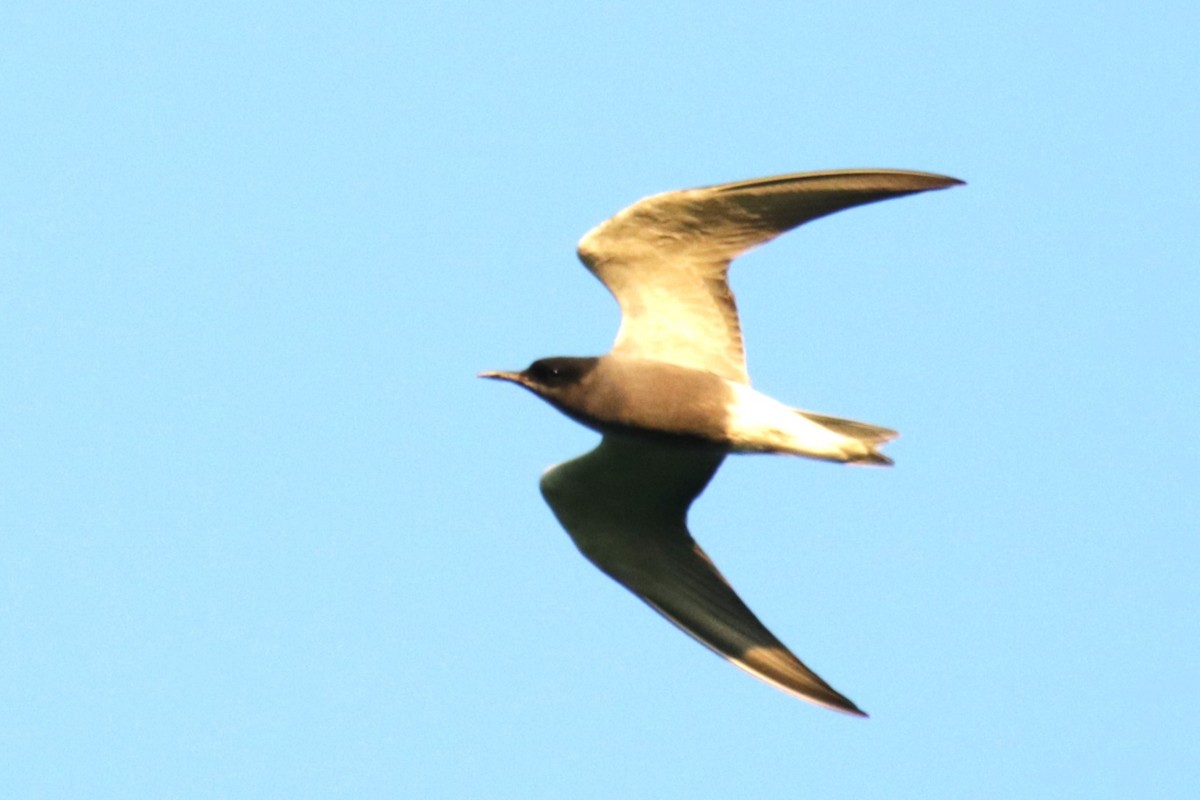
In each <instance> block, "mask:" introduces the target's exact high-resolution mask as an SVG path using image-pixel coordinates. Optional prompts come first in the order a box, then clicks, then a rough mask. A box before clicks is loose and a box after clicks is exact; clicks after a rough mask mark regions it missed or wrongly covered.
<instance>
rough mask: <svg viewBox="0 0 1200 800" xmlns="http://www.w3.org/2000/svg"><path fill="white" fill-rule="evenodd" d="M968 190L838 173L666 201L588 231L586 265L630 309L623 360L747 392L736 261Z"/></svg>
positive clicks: (926, 176) (621, 340) (582, 250)
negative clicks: (928, 195)
mask: <svg viewBox="0 0 1200 800" xmlns="http://www.w3.org/2000/svg"><path fill="white" fill-rule="evenodd" d="M960 183H962V181H960V180H957V179H955V178H948V177H946V176H944V175H933V174H930V173H926V172H907V171H902V170H839V171H832V172H808V173H799V174H796V175H780V176H778V177H774V178H761V179H758V180H751V181H742V182H740V183H727V184H723V185H720V186H709V187H706V188H702V189H687V190H684V191H678V192H666V193H664V194H657V195H653V196H651V197H647V198H645V199H643V200H639V201H638V202H636V203H634V204H633V205H632V206H630V207H628V208H626V209H625V210H624V211H621V212H620V213H618V214H617V215H616V216H614V217H612V218H611V219H609V220H607V221H605V222H602V223H600V224H599V225H597V226H596V227H595V228H593V229H592V230H591V231H589V232H588V233H587V234H586V235H585V236H584V237H583V239H582V240H580V242H579V258H580V259H581V260H582V261H583V263H584V264H585V265H587V268H588V269H589V270H591V271H592V273H594V274H595V275H596V277H598V278H599V279H600V280H601V281H602V282H603V283H604V285H605V286H607V287H608V290H609V291H610V292H612V294H613V296H614V297H616V299H617V302H618V303H619V304H620V306H621V329H620V331H619V332H618V333H617V340H616V343H615V344H614V345H613V352H614V353H616V354H619V355H626V356H633V357H638V358H651V359H656V360H659V361H669V362H671V363H673V364H680V365H682V366H685V367H693V368H696V369H705V370H708V371H710V372H714V373H716V374H717V375H720V376H721V377H723V378H727V379H729V380H735V381H741V382H743V383H748V382H749V379H748V378H747V376H746V359H745V353H744V350H743V347H742V333H741V329H740V327H739V325H738V316H737V307H736V306H735V305H734V300H733V293H732V292H730V290H729V284H728V282H727V280H726V274H727V272H728V270H729V262H730V261H732V260H733V259H734V258H735V257H736V256H738V255H739V254H741V253H743V252H745V251H746V250H748V249H750V248H751V247H754V246H755V245H759V244H763V243H765V242H768V241H770V240H771V239H773V238H775V237H776V236H778V235H779V234H781V233H783V232H785V231H788V230H791V229H792V228H794V227H796V226H797V225H800V224H802V223H805V222H808V221H809V220H813V219H816V218H818V217H823V216H825V215H826V214H832V213H833V212H835V211H840V210H842V209H843V208H850V207H851V206H858V205H863V204H864V203H873V202H875V201H877V200H886V199H888V198H891V197H901V196H903V195H906V194H913V193H914V192H923V191H927V190H929V189H944V188H946V187H948V186H955V185H957V184H960Z"/></svg>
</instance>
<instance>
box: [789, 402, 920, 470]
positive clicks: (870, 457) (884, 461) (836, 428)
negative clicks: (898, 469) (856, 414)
mask: <svg viewBox="0 0 1200 800" xmlns="http://www.w3.org/2000/svg"><path fill="white" fill-rule="evenodd" d="M796 413H797V414H799V415H800V416H802V417H804V418H805V419H808V420H811V421H812V422H815V423H817V424H818V425H820V426H821V427H823V428H828V429H829V430H831V431H833V432H834V433H839V434H841V435H842V436H846V437H849V438H851V439H856V440H857V441H859V442H860V443H861V444H862V445H863V447H864V448H865V452H864V453H863V454H862V455H861V456H859V457H857V458H854V459H852V461H853V463H856V464H880V465H883V466H891V465H892V464H893V463H895V462H893V461H892V459H890V458H888V457H887V456H885V455H884V454H883V453H881V452H879V450H877V449H876V448H878V447H882V446H883V445H885V444H887V443H888V442H890V441H891V440H892V439H895V438H896V437H897V436H899V435H900V434H899V433H897V432H896V431H894V430H892V429H891V428H885V427H883V426H882V425H872V424H871V423H869V422H859V421H857V420H853V419H843V418H841V417H830V416H826V415H825V414H816V413H813V412H812V411H801V410H800V409H796Z"/></svg>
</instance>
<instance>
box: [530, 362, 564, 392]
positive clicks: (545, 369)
mask: <svg viewBox="0 0 1200 800" xmlns="http://www.w3.org/2000/svg"><path fill="white" fill-rule="evenodd" d="M529 374H530V375H531V376H532V377H533V379H534V380H535V381H537V382H538V383H541V384H545V385H547V386H555V385H558V384H560V383H565V382H566V381H567V380H568V379H569V378H570V376H569V375H568V374H567V370H566V369H564V368H563V367H562V366H561V365H559V364H554V363H549V362H546V361H536V362H534V363H533V365H532V366H530V367H529Z"/></svg>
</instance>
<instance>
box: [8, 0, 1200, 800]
mask: <svg viewBox="0 0 1200 800" xmlns="http://www.w3.org/2000/svg"><path fill="white" fill-rule="evenodd" d="M1197 29H1200V12H1198V11H1197V10H1196V6H1195V5H1194V4H1192V3H1182V2H1179V3H1159V2H1150V3H1138V4H1132V3H1124V4H1122V3H1115V4H1108V5H1107V6H1104V7H1097V6H1095V5H1094V4H1084V3H1064V4H1057V5H1056V6H1055V7H1053V8H1051V7H1047V6H1046V5H1045V4H1042V3H1030V2H1017V3H999V2H984V3H977V4H967V5H964V4H961V3H954V4H951V3H944V2H934V3H923V4H901V3H879V4H849V5H846V4H840V5H834V6H831V5H829V4H825V5H823V6H821V7H815V6H808V5H805V4H795V3H778V4H774V3H742V4H738V5H737V7H736V8H735V7H733V6H729V5H726V4H722V5H717V4H711V5H705V4H703V3H698V4H684V3H662V4H645V3H636V4H635V3H628V4H600V5H587V6H571V7H568V6H566V5H564V4H519V3H518V4H494V3H486V4H485V3H437V4H433V3H407V4H392V3H387V4H384V3H378V4H372V3H366V4H353V5H350V6H347V5H329V6H324V5H319V4H300V5H297V4H292V3H289V4H284V3H278V4H271V3H253V2H252V3H216V4H205V5H203V6H198V7H195V8H192V7H187V8H184V7H179V8H170V9H167V8H164V7H162V6H160V5H159V4H150V3H123V4H122V3H117V4H104V5H103V6H102V7H97V8H90V9H80V8H72V7H70V6H69V5H68V4H46V3H37V4H25V3H20V2H18V3H8V4H6V5H5V7H4V9H3V10H2V11H0V108H2V109H3V111H2V114H0V120H2V123H3V131H4V136H3V139H4V146H3V148H2V149H0V371H2V373H3V375H4V378H3V380H2V381H0V771H2V772H3V774H4V775H5V784H6V786H7V787H8V788H7V789H6V793H7V794H8V795H9V796H12V797H30V798H33V797H81V798H82V797H148V798H149V797H154V798H161V797H289V798H292V797H397V796H400V797H430V798H433V797H447V798H450V797H489V798H534V797H546V798H552V797H554V798H556V797H568V796H569V797H578V798H592V797H596V798H600V797H625V798H663V797H688V798H708V797H730V796H734V797H745V796H762V795H768V794H782V795H787V796H798V797H805V796H807V797H827V798H840V797H846V798H851V797H853V798H861V797H875V796H880V797H882V796H886V797H900V798H908V797H912V798H918V797H919V798H963V797H1024V798H1042V797H1045V798H1050V797H1055V798H1057V797H1064V796H1076V797H1091V798H1107V797H1111V798H1127V797H1190V796H1192V793H1194V791H1195V776H1196V775H1197V773H1198V772H1200V736H1197V729H1196V719H1197V717H1198V716H1200V691H1198V690H1197V688H1196V687H1197V684H1198V679H1200V667H1198V664H1200V636H1198V635H1197V634H1198V621H1200V589H1197V579H1198V574H1200V543H1198V537H1197V534H1198V533H1200V502H1198V500H1197V496H1198V492H1197V489H1198V488H1200V486H1198V482H1197V478H1196V472H1197V470H1196V467H1195V466H1194V465H1193V462H1194V461H1195V460H1196V457H1197V453H1198V452H1200V428H1198V426H1197V423H1196V409H1197V408H1200V366H1198V365H1200V359H1198V358H1197V352H1196V351H1197V343H1198V342H1200V258H1198V256H1197V253H1198V252H1200V235H1198V233H1197V231H1198V230H1200V227H1198V226H1197V219H1198V218H1200V188H1198V187H1200V156H1198V155H1197V147H1196V143H1197V141H1200V103H1197V85H1198V80H1200V55H1198V53H1200V48H1197V47H1196V42H1195V31H1196V30H1197ZM840 167H892V168H904V169H920V170H928V171H934V172H940V173H945V174H948V175H953V176H956V177H959V178H962V179H965V180H966V181H968V184H969V185H968V186H966V187H962V188H956V189H953V190H951V191H945V192H938V193H933V194H929V195H922V196H917V197H911V198H905V199H902V200H897V201H893V202H889V203H884V204H879V205H874V206H870V207H866V208H862V209H856V210H852V211H849V212H846V213H843V214H839V215H836V216H834V217H830V218H828V219H824V220H821V221H818V222H816V223H813V224H812V225H810V226H807V227H805V228H803V229H801V230H799V231H797V232H794V233H792V234H789V235H788V236H785V237H783V238H782V239H780V240H777V241H776V242H774V243H772V244H770V245H769V246H767V247H765V248H762V249H760V250H758V251H756V252H754V253H752V254H751V255H749V256H748V257H746V258H745V259H743V260H741V261H740V262H739V263H738V264H737V265H736V267H735V270H734V273H733V283H734V288H735V290H736V291H737V293H738V299H739V303H740V306H741V309H742V315H743V323H744V328H745V332H746V336H747V343H748V356H749V366H750V371H751V374H752V375H753V377H754V379H755V382H756V385H757V386H759V388H761V389H763V390H764V391H766V392H768V393H769V394H772V395H774V396H776V397H778V398H780V399H781V400H784V401H786V402H789V403H791V404H793V405H797V406H801V407H805V408H811V409H814V410H818V411H822V412H825V413H830V414H837V415H844V416H850V417H854V418H859V419H865V420H869V421H872V422H877V423H880V424H885V425H889V426H893V427H896V428H898V429H899V430H900V431H901V433H902V436H901V438H900V439H899V440H898V441H897V442H895V443H894V444H893V445H892V446H890V447H889V453H890V454H891V455H893V456H894V457H895V458H896V461H897V466H896V467H895V469H893V470H862V469H859V470H855V469H847V468H838V467H835V466H831V465H828V464H819V463H813V462H807V461H803V460H799V459H784V458H767V457H742V458H736V459H730V460H729V461H727V462H726V466H725V467H724V468H723V469H722V471H721V473H720V474H719V475H718V477H717V479H716V480H715V481H714V483H713V485H712V486H711V487H710V489H709V490H708V492H706V494H705V495H704V496H703V497H702V498H701V500H700V501H699V502H698V503H697V505H696V506H695V508H694V509H693V514H692V518H691V523H692V528H693V531H694V532H695V534H696V536H697V538H698V539H699V540H700V541H701V542H702V543H703V544H704V546H705V548H706V549H707V550H708V552H709V553H710V554H711V555H712V556H713V557H714V559H715V560H716V561H717V563H719V564H720V565H721V567H722V570H723V571H724V572H725V574H726V575H727V576H728V577H729V578H730V579H731V581H732V582H733V584H734V585H735V586H736V587H737V588H738V590H739V591H740V592H741V594H742V596H743V597H744V598H745V599H746V600H747V602H748V603H749V604H750V605H751V606H752V607H753V608H754V609H755V610H756V611H757V612H758V613H759V615H760V616H761V617H762V618H763V619H764V621H765V622H766V623H767V624H768V625H769V626H770V627H771V628H772V629H773V630H774V631H775V632H776V633H777V634H779V635H780V637H781V638H782V639H783V640H784V641H786V642H788V643H789V644H790V645H792V647H793V648H794V649H795V650H796V652H797V653H798V654H799V655H800V656H801V658H803V659H804V660H805V661H807V662H808V663H809V664H810V665H811V666H813V667H814V668H815V669H816V670H817V671H818V672H819V673H820V674H821V675H823V676H824V677H825V678H827V679H828V680H829V681H830V682H831V683H832V684H833V685H834V686H835V687H837V688H838V689H839V690H841V691H843V692H844V693H845V694H847V695H848V696H849V697H851V698H852V699H853V700H854V701H855V702H857V703H858V704H860V705H861V706H862V707H863V708H865V709H866V710H867V711H869V712H870V713H871V715H872V718H871V719H870V720H858V719H852V718H848V717H844V716H841V715H838V714H835V713H832V712H829V711H826V710H823V709H818V708H815V707H811V706H808V705H806V704H803V703H800V702H798V701H796V700H793V699H791V698H788V697H787V696H785V695H783V694H780V693H778V692H776V691H773V690H771V689H769V688H768V687H765V686H763V685H761V684H759V683H757V682H755V681H753V680H750V679H749V678H747V677H745V676H744V675H742V674H741V673H740V672H738V671H737V670H734V669H732V668H730V667H729V666H728V665H725V664H723V663H722V662H721V661H719V660H718V659H716V658H714V657H712V656H711V655H710V654H708V653H706V652H705V651H704V650H703V649H701V648H699V647H697V646H696V645H695V644H694V643H693V642H691V641H690V640H689V639H687V637H684V636H682V635H680V634H679V633H678V632H676V631H675V630H673V629H672V628H671V627H670V626H669V625H668V624H666V623H665V622H664V621H663V620H661V619H659V618H658V617H657V616H656V615H654V614H653V613H651V612H650V611H649V610H648V609H646V608H645V607H644V606H643V605H642V604H641V603H639V602H638V601H637V600H636V599H634V598H633V597H632V596H631V595H629V594H627V593H626V592H624V590H622V589H620V588H619V587H618V586H617V585H616V584H614V583H612V582H611V581H609V580H608V579H606V578H604V577H603V576H602V575H601V574H600V573H598V572H596V571H595V570H594V569H593V568H592V567H591V566H590V565H589V564H587V563H586V562H585V561H584V560H583V559H582V558H581V557H580V556H579V555H578V554H577V552H576V551H575V550H574V548H573V546H572V545H571V543H570V540H569V539H568V537H567V536H566V534H565V533H564V532H563V531H562V530H561V529H560V528H559V527H558V526H557V524H556V523H555V521H554V518H553V517H552V515H551V514H550V512H549V510H548V509H547V508H546V507H545V506H544V504H543V503H542V501H541V499H540V497H539V495H538V492H537V486H536V484H537V477H538V475H539V474H540V472H541V470H543V469H544V468H545V467H547V466H548V465H550V464H552V463H555V462H557V461H561V460H564V459H566V458H569V457H572V456H574V455H576V454H578V453H581V452H583V451H584V450H586V449H588V448H590V447H591V446H592V445H593V443H594V442H595V439H596V437H595V435H594V434H592V433H590V432H589V431H586V430H584V429H582V428H580V427H578V426H576V425H574V424H573V423H571V422H570V421H569V420H567V419H565V418H564V417H561V416H560V415H558V414H556V413H555V412H554V411H553V410H552V409H550V408H548V407H546V406H544V405H543V404H540V403H538V402H537V401H536V400H535V399H533V398H532V397H530V396H528V395H527V394H525V393H523V392H520V391H518V390H516V389H513V388H512V387H505V386H500V385H496V384H492V383H489V382H484V381H479V380H477V379H476V378H475V377H474V376H475V373H476V372H478V371H479V370H483V369H495V368H520V367H523V366H524V365H525V364H527V363H528V362H529V361H530V360H532V359H534V358H536V357H539V356H545V355H555V354H593V353H598V352H603V351H604V350H606V349H607V347H608V345H609V343H610V342H611V340H612V337H613V335H614V333H615V330H616V325H617V321H618V316H617V312H616V306H615V304H614V303H613V302H612V301H611V299H610V298H609V297H608V296H607V294H606V293H605V292H604V290H603V289H602V288H601V287H600V285H599V284H598V283H596V282H595V280H594V279H593V278H592V277H591V276H590V275H588V274H587V272H586V271H585V270H584V269H583V268H582V267H581V266H580V265H579V264H578V263H577V261H576V260H575V257H574V246H575V242H576V241H577V239H578V238H579V236H581V235H582V234H583V233H584V232H585V231H586V230H587V229H589V228H590V227H591V226H592V225H594V224H595V223H597V222H599V221H600V220H602V219H604V218H606V217H607V216H609V215H610V214H612V213H614V212H616V211H617V210H619V209H620V208H622V207H623V206H625V205H627V204H629V203H631V202H633V201H634V200H636V199H638V198H639V197H642V196H644V195H646V194H650V193H653V192H658V191H663V190H667V189H673V188H684V187H689V186H697V185H704V184H711V183H718V182H723V181H730V180H738V179H745V178H751V177H757V176H762V175H770V174H775V173H783V172H794V171H803V170H814V169H833V168H840Z"/></svg>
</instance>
